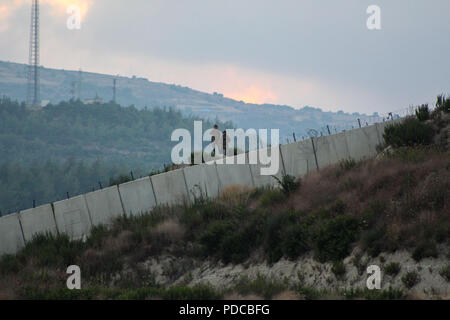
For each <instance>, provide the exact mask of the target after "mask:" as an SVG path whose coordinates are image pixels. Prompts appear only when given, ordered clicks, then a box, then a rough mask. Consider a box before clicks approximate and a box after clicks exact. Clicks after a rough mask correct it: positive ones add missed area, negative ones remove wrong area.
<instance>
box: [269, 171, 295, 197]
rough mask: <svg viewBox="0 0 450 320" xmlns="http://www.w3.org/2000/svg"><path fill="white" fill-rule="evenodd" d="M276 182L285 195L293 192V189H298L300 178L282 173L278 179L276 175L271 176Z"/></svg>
mask: <svg viewBox="0 0 450 320" xmlns="http://www.w3.org/2000/svg"><path fill="white" fill-rule="evenodd" d="M273 177H274V178H275V179H276V180H277V182H278V184H279V185H280V187H281V190H283V193H284V194H285V195H289V194H290V193H292V192H294V191H295V190H297V189H298V187H299V186H300V179H297V178H295V177H293V176H291V175H288V174H286V175H283V177H282V178H281V180H280V179H278V178H277V177H275V176H273Z"/></svg>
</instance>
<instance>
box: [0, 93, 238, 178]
mask: <svg viewBox="0 0 450 320" xmlns="http://www.w3.org/2000/svg"><path fill="white" fill-rule="evenodd" d="M196 119H198V118H194V117H185V116H183V115H182V114H181V112H179V111H176V110H173V109H166V110H164V109H160V108H154V109H152V110H145V109H144V110H137V109H136V108H134V107H126V108H124V107H121V106H119V105H117V104H114V103H104V104H88V105H85V104H83V103H81V102H80V101H70V102H61V103H59V104H57V105H52V104H49V105H48V106H46V107H45V108H42V109H40V110H30V109H28V108H26V107H25V105H24V103H22V104H19V103H18V102H16V101H11V100H10V99H9V98H0V155H1V159H0V164H1V163H2V162H7V161H8V162H12V163H23V164H32V163H35V162H39V163H42V162H45V161H48V160H50V161H53V162H64V161H66V160H67V159H70V158H75V159H77V160H82V161H85V162H88V163H92V162H94V161H96V160H97V159H100V160H103V161H105V162H107V163H110V164H116V165H118V164H121V163H122V164H126V165H127V166H128V167H131V168H136V167H142V168H143V169H144V170H148V171H150V170H152V169H159V168H161V167H162V165H163V164H164V163H166V164H168V163H171V160H170V156H171V150H172V148H173V146H174V145H175V144H176V143H177V142H172V141H171V140H170V137H171V134H172V132H173V130H175V129H177V128H186V129H188V130H190V131H191V132H192V131H193V126H194V120H196ZM219 124H220V125H221V126H230V127H231V126H232V124H231V123H227V124H224V123H219ZM204 125H205V128H207V127H209V128H211V127H212V126H213V123H212V122H209V123H205V124H204Z"/></svg>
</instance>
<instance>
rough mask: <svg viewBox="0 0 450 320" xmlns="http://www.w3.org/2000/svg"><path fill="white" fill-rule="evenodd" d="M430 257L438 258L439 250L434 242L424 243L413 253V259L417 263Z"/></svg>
mask: <svg viewBox="0 0 450 320" xmlns="http://www.w3.org/2000/svg"><path fill="white" fill-rule="evenodd" d="M428 257H432V258H437V257H438V250H437V246H436V243H435V242H434V241H424V242H422V243H420V244H419V245H418V246H417V247H416V249H414V251H413V253H412V258H413V259H414V260H416V261H420V260H422V259H423V258H428Z"/></svg>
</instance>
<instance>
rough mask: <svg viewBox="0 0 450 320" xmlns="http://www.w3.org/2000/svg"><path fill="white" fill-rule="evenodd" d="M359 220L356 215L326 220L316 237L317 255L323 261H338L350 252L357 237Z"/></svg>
mask: <svg viewBox="0 0 450 320" xmlns="http://www.w3.org/2000/svg"><path fill="white" fill-rule="evenodd" d="M358 229H359V228H358V221H357V220H356V219H355V218H354V217H349V216H338V217H336V218H334V219H332V220H330V221H327V222H325V223H324V224H323V225H322V226H321V227H320V228H319V230H318V232H317V235H316V237H315V250H316V257H317V258H318V259H319V261H321V262H325V261H330V260H331V261H338V260H342V259H344V258H345V257H346V256H348V254H349V253H350V245H351V243H352V242H353V241H355V240H356V239H357V235H358Z"/></svg>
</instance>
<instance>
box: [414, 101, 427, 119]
mask: <svg viewBox="0 0 450 320" xmlns="http://www.w3.org/2000/svg"><path fill="white" fill-rule="evenodd" d="M416 118H417V119H418V120H419V121H426V120H428V119H430V109H428V104H423V105H421V106H418V107H417V109H416Z"/></svg>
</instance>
